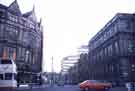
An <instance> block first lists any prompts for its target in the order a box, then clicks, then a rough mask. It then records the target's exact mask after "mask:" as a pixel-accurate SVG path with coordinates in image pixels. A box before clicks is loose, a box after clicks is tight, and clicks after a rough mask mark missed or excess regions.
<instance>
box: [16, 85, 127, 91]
mask: <svg viewBox="0 0 135 91" xmlns="http://www.w3.org/2000/svg"><path fill="white" fill-rule="evenodd" d="M16 91H82V90H81V89H80V88H79V87H78V86H77V85H74V86H72V85H65V86H33V87H32V88H31V87H23V88H17V90H16ZM89 91H101V90H89ZM102 91H103V90H102ZM104 91H128V90H127V88H125V87H115V88H111V89H108V90H104Z"/></svg>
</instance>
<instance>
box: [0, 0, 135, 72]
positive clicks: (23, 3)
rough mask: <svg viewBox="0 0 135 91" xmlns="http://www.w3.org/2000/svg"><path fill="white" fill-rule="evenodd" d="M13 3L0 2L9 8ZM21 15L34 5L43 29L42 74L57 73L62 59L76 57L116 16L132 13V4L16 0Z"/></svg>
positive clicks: (111, 0)
mask: <svg viewBox="0 0 135 91" xmlns="http://www.w3.org/2000/svg"><path fill="white" fill-rule="evenodd" d="M12 1H13V0H0V3H3V4H5V5H9V4H10V3H12ZM18 3H19V6H20V9H21V11H22V13H25V12H28V11H30V10H32V8H33V5H35V9H36V10H35V11H36V15H37V17H38V20H39V19H40V17H42V22H43V23H42V25H43V26H44V57H43V60H44V65H43V68H44V71H51V57H52V56H53V57H54V70H55V71H57V72H59V71H60V64H61V63H60V62H61V60H62V58H63V57H65V56H68V55H72V54H76V51H77V48H78V47H79V46H81V45H83V44H88V41H89V40H90V38H91V37H92V36H94V35H95V34H96V33H97V32H98V31H99V30H100V29H101V28H102V27H103V26H104V25H105V24H106V23H107V22H108V21H109V20H110V19H111V18H112V17H113V16H114V15H115V14H116V13H117V12H127V13H129V12H130V13H133V12H135V5H134V4H135V1H134V0H18Z"/></svg>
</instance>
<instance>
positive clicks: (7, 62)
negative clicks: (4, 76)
mask: <svg viewBox="0 0 135 91" xmlns="http://www.w3.org/2000/svg"><path fill="white" fill-rule="evenodd" d="M1 64H12V61H11V60H8V59H2V60H1Z"/></svg>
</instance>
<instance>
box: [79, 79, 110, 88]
mask: <svg viewBox="0 0 135 91" xmlns="http://www.w3.org/2000/svg"><path fill="white" fill-rule="evenodd" d="M79 87H80V88H81V89H86V88H87V89H105V88H110V87H112V84H111V83H105V82H100V81H96V80H86V81H84V82H82V83H80V84H79Z"/></svg>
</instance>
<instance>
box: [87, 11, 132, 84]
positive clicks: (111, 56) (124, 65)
mask: <svg viewBox="0 0 135 91" xmlns="http://www.w3.org/2000/svg"><path fill="white" fill-rule="evenodd" d="M88 56H89V79H95V80H108V81H114V82H119V83H125V82H129V81H131V82H133V81H135V77H134V76H135V15H134V14H128V13H118V14H116V15H115V16H114V17H113V18H112V19H111V20H110V21H109V22H108V23H107V24H106V25H105V26H104V27H103V28H102V29H101V30H100V31H99V32H98V33H97V34H96V35H95V36H94V37H93V38H92V39H91V40H90V41H89V53H88Z"/></svg>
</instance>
